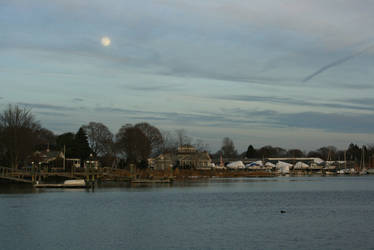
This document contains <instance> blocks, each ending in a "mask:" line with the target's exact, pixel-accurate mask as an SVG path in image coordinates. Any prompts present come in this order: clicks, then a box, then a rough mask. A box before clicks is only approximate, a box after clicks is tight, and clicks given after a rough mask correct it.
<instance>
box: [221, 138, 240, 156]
mask: <svg viewBox="0 0 374 250" xmlns="http://www.w3.org/2000/svg"><path fill="white" fill-rule="evenodd" d="M221 151H222V153H223V157H225V158H234V157H236V156H237V155H238V152H237V151H236V150H235V146H234V142H233V141H232V140H231V139H230V138H229V137H225V138H223V140H222V147H221Z"/></svg>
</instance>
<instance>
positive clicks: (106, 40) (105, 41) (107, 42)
mask: <svg viewBox="0 0 374 250" xmlns="http://www.w3.org/2000/svg"><path fill="white" fill-rule="evenodd" d="M110 43H111V41H110V38H109V37H107V36H103V37H102V38H101V45H103V46H104V47H108V46H109V45H110Z"/></svg>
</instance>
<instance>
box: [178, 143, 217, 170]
mask: <svg viewBox="0 0 374 250" xmlns="http://www.w3.org/2000/svg"><path fill="white" fill-rule="evenodd" d="M176 165H177V166H178V167H179V168H193V169H211V168H212V166H213V164H212V159H211V158H210V156H209V154H208V152H206V151H203V152H199V151H198V150H197V149H196V148H195V147H193V146H191V145H185V146H182V147H178V151H177V162H176Z"/></svg>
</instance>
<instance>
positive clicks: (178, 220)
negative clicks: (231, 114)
mask: <svg viewBox="0 0 374 250" xmlns="http://www.w3.org/2000/svg"><path fill="white" fill-rule="evenodd" d="M281 210H284V211H286V213H280V211H281ZM0 218H1V220H0V240H1V241H0V244H1V245H0V248H1V249H88V248H89V249H374V237H373V235H374V177H373V176H365V177H309V178H308V177H294V178H287V177H279V178H265V179H264V178H262V179H260V178H259V179H229V180H223V179H212V180H208V181H195V182H191V183H180V184H173V185H172V186H165V185H164V186H163V185H161V186H153V187H137V188H129V187H117V188H115V187H112V188H97V189H96V190H95V192H88V191H85V190H45V191H39V192H37V191H35V190H32V189H29V188H19V187H17V188H14V187H13V188H11V187H9V186H8V187H6V188H5V187H4V186H3V187H0Z"/></svg>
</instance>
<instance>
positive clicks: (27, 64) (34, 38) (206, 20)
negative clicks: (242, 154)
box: [0, 0, 374, 151]
mask: <svg viewBox="0 0 374 250" xmlns="http://www.w3.org/2000/svg"><path fill="white" fill-rule="evenodd" d="M373 12H374V2H373V1H370V0H356V1H352V0H247V1H242V0H240V1H239V0H204V1H196V0H188V1H187V0H137V1H127V0H121V1H119V0H116V1H115V0H106V1H102V0H90V1H88V0H87V1H81V0H64V1H62V0H33V1H29V0H11V1H10V0H0V109H4V108H6V107H7V105H8V104H18V105H21V106H25V107H28V108H31V109H32V113H33V114H34V115H35V117H36V119H37V120H39V121H40V123H41V124H42V125H43V126H44V127H46V128H48V129H50V130H52V131H54V132H55V133H56V134H61V133H64V132H68V131H73V132H75V131H77V130H78V129H79V127H80V126H81V125H83V124H88V123H89V122H90V121H95V122H102V123H104V124H105V125H107V126H108V127H109V128H110V130H111V131H112V132H113V133H116V132H117V131H118V129H119V128H120V127H121V126H122V125H125V124H127V123H133V124H134V123H138V122H143V121H146V122H148V123H150V124H152V125H154V126H157V127H158V128H160V129H161V130H163V131H173V130H175V129H182V128H183V129H185V130H186V132H187V134H188V135H189V136H191V137H193V138H195V139H201V140H203V141H204V142H205V143H207V144H209V149H210V150H212V151H215V150H217V149H219V148H220V146H221V142H222V139H223V138H224V137H230V138H232V139H233V141H234V143H235V145H236V147H237V149H238V150H239V151H244V150H246V148H247V147H248V145H249V144H252V145H254V146H255V147H256V148H258V147H262V146H264V145H273V146H280V147H283V148H288V149H290V148H301V149H304V150H312V149H316V148H319V147H322V146H326V145H335V146H337V147H338V148H341V149H343V148H346V147H347V146H348V144H349V143H350V142H354V143H357V144H359V145H362V144H372V143H374V82H373V79H374V68H373V65H374V30H373V28H372V27H374V15H373V14H372V13H373Z"/></svg>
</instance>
